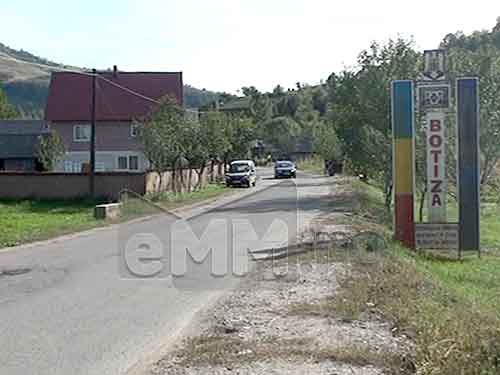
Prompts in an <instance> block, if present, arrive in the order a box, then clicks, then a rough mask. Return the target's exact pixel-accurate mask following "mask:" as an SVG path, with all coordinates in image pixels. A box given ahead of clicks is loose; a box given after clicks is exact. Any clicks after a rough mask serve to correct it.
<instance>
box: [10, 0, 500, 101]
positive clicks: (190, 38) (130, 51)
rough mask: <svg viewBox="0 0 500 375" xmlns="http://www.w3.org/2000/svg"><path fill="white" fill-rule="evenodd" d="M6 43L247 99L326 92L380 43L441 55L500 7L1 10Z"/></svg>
mask: <svg viewBox="0 0 500 375" xmlns="http://www.w3.org/2000/svg"><path fill="white" fill-rule="evenodd" d="M0 15H1V18H0V19H1V21H0V42H2V43H4V44H6V45H8V46H10V47H12V48H16V49H21V48H22V49H24V50H26V51H29V52H31V53H34V54H35V55H38V56H41V57H45V58H48V59H50V60H52V61H56V62H60V63H64V64H67V65H74V66H79V67H87V68H94V67H95V68H97V69H106V68H109V67H112V66H113V65H117V66H118V68H119V69H120V70H126V71H127V70H130V71H133V70H138V71H150V70H151V71H182V72H183V76H184V82H185V83H187V84H190V85H192V86H195V87H198V88H206V89H207V90H214V91H227V92H231V93H238V90H239V89H240V88H241V87H243V86H250V85H253V86H256V87H257V88H258V89H260V90H265V91H267V90H272V88H273V87H275V86H276V85H278V84H280V85H281V86H283V87H285V88H288V87H293V86H294V85H295V83H296V82H301V83H308V84H316V83H318V82H320V81H321V80H326V78H328V76H329V75H330V74H331V73H332V72H337V71H340V70H341V69H343V68H344V67H353V66H355V63H356V58H357V55H358V54H359V52H360V51H362V50H363V49H365V48H368V47H369V45H370V43H371V42H372V41H379V42H384V41H387V40H388V39H389V38H395V37H398V36H403V37H406V38H413V39H414V40H415V43H416V47H417V48H418V49H422V50H423V49H432V48H436V47H437V46H438V45H439V43H440V41H441V40H442V39H443V37H444V36H445V35H446V34H448V33H450V32H456V31H459V30H460V31H463V32H465V33H470V32H472V31H474V30H483V29H491V28H492V27H493V26H494V25H495V22H496V19H497V17H499V16H500V2H499V1H492V0H475V1H474V2H465V1H458V0H454V1H451V0H432V1H429V0H419V1H414V2H409V1H404V0H399V1H396V0H377V1H359V0H343V1H337V0H267V1H265V0H142V1H141V0H120V1H116V0H100V1H98V0H86V1H75V0H46V1H41V0H0Z"/></svg>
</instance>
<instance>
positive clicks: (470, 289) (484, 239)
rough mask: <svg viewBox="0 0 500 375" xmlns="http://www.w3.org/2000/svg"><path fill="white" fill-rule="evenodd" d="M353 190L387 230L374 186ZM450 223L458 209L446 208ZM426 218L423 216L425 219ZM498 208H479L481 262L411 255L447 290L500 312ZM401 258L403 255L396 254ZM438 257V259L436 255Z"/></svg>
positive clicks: (488, 205) (475, 258)
mask: <svg viewBox="0 0 500 375" xmlns="http://www.w3.org/2000/svg"><path fill="white" fill-rule="evenodd" d="M354 184H355V188H356V189H357V190H359V191H361V192H363V193H361V194H360V195H361V196H362V197H363V198H360V199H361V200H362V204H361V207H362V211H361V212H371V216H372V217H373V218H376V219H377V220H378V222H379V223H380V224H383V225H385V226H386V227H387V229H389V227H390V226H391V224H392V218H391V217H390V216H389V217H388V216H387V215H385V216H384V215H383V214H382V212H383V211H384V208H383V207H384V205H383V194H382V192H381V191H380V190H379V189H378V188H377V187H376V186H373V185H367V184H364V183H361V182H357V181H356V182H355V183H354ZM448 211H449V213H448V217H449V218H450V220H452V219H453V218H456V217H457V216H458V214H457V212H458V210H457V206H456V204H453V203H452V202H450V204H449V205H448ZM424 217H425V216H424ZM499 218H500V206H498V205H496V204H495V203H484V204H483V205H482V208H481V248H482V249H483V255H482V257H481V258H479V257H478V256H477V254H475V253H472V254H470V255H467V256H465V258H464V259H463V260H462V261H455V260H452V259H447V258H443V257H440V256H433V254H432V252H427V253H426V254H416V253H409V252H407V251H406V253H407V254H411V255H412V257H414V259H415V261H416V265H417V267H418V268H419V269H420V270H422V271H425V272H428V273H430V274H432V275H433V277H435V278H436V279H437V280H438V281H439V282H440V283H442V284H443V285H444V286H445V287H446V288H448V289H450V290H452V291H453V292H455V293H457V294H458V295H460V296H463V297H465V298H467V299H468V300H469V301H470V302H472V303H475V304H476V303H479V304H481V305H482V306H484V307H485V308H488V307H493V308H496V309H497V310H498V311H500V219H499ZM398 254H399V255H403V254H404V252H398ZM438 255H441V253H439V254H438Z"/></svg>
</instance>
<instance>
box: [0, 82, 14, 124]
mask: <svg viewBox="0 0 500 375" xmlns="http://www.w3.org/2000/svg"><path fill="white" fill-rule="evenodd" d="M17 115H18V113H17V111H16V109H15V108H14V106H12V105H11V104H9V101H8V99H7V95H5V93H4V92H3V90H2V89H1V88H0V120H8V119H11V118H15V117H16V116H17Z"/></svg>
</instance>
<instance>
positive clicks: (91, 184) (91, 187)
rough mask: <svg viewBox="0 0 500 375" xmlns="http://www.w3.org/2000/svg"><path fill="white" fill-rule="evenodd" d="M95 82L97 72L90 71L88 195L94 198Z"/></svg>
mask: <svg viewBox="0 0 500 375" xmlns="http://www.w3.org/2000/svg"><path fill="white" fill-rule="evenodd" d="M96 80H97V71H96V70H95V69H92V106H91V112H92V113H91V125H90V171H89V193H90V197H91V198H94V197H95V113H96V108H95V106H96Z"/></svg>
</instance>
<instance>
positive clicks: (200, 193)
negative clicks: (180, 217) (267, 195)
mask: <svg viewBox="0 0 500 375" xmlns="http://www.w3.org/2000/svg"><path fill="white" fill-rule="evenodd" d="M235 191H236V190H234V189H229V188H227V187H226V186H225V185H222V184H209V185H207V186H206V187H204V188H202V189H200V190H196V191H193V192H190V193H180V194H174V193H171V192H163V193H153V194H149V195H148V196H146V198H148V199H150V200H151V201H153V202H155V203H157V204H159V205H160V206H161V207H163V208H166V209H175V208H177V207H181V206H185V205H190V204H194V203H197V202H201V201H204V200H208V199H213V198H217V197H220V196H222V195H226V194H231V193H233V192H235Z"/></svg>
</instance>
